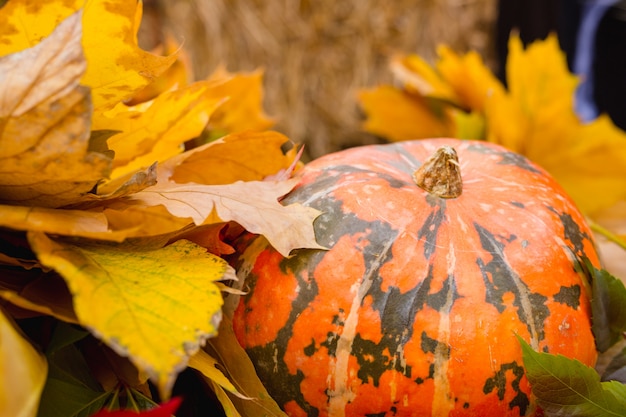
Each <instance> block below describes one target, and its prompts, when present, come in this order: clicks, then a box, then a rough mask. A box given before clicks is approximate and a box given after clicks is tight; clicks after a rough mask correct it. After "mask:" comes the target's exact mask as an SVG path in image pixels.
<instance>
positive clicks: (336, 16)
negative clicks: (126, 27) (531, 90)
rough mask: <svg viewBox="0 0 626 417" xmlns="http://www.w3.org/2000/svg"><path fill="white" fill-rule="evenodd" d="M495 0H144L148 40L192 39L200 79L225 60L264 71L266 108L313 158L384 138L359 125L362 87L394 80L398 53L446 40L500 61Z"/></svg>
mask: <svg viewBox="0 0 626 417" xmlns="http://www.w3.org/2000/svg"><path fill="white" fill-rule="evenodd" d="M495 17H496V1H495V0H395V1H388V0H317V1H312V0H299V1H298V0H177V1H167V0H146V1H145V3H144V20H143V24H142V28H141V31H140V44H142V46H144V47H148V48H149V47H151V46H154V45H155V44H157V43H158V42H159V41H160V39H162V36H163V34H164V33H166V32H169V33H171V34H173V35H174V36H175V38H176V39H179V40H181V41H184V47H185V49H186V50H187V51H188V53H189V55H190V58H191V62H192V72H193V77H194V78H195V79H202V78H204V77H206V76H207V75H209V74H210V73H211V72H212V71H213V70H214V69H215V68H216V67H217V66H218V65H225V66H226V68H227V69H228V70H230V71H247V70H253V69H256V68H263V69H264V70H265V79H264V83H265V85H264V87H265V103H264V106H265V110H266V111H267V112H268V113H269V114H270V115H271V116H273V117H275V118H276V120H277V124H276V127H275V128H276V130H278V131H281V132H282V133H285V134H286V135H287V136H288V137H289V138H291V139H292V140H293V141H294V142H297V143H304V144H305V145H306V148H305V149H306V155H305V159H310V158H315V157H318V156H320V155H323V154H326V153H329V152H333V151H336V150H339V149H343V148H346V147H350V146H355V145H360V144H367V143H374V142H377V141H380V139H378V138H375V137H373V136H370V135H368V134H366V133H364V132H363V131H362V130H361V127H360V126H361V121H362V117H363V116H362V114H361V113H360V111H359V108H358V104H357V100H356V92H357V91H358V89H360V88H365V87H372V86H375V85H378V84H381V83H389V82H391V76H390V73H389V71H388V67H387V64H388V60H389V58H390V56H391V55H392V54H394V53H397V52H402V53H406V52H413V53H418V54H420V55H421V56H423V57H424V58H426V59H427V60H429V61H431V62H432V61H434V59H435V58H436V52H435V51H436V47H437V45H439V44H441V43H445V44H448V45H450V46H452V47H453V48H454V49H455V50H456V51H459V52H465V51H467V50H469V49H474V50H477V51H478V52H480V53H481V55H482V56H483V57H484V58H485V60H486V62H487V63H488V64H489V65H493V62H494V58H493V57H494V41H493V38H494V36H493V33H494V27H495V23H494V21H495Z"/></svg>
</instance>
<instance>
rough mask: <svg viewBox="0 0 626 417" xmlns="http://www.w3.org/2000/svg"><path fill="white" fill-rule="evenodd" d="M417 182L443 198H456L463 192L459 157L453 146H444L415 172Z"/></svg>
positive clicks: (424, 188)
mask: <svg viewBox="0 0 626 417" xmlns="http://www.w3.org/2000/svg"><path fill="white" fill-rule="evenodd" d="M413 179H414V180H415V183H416V184H417V185H418V186H419V187H420V188H422V189H423V190H425V191H428V192H429V193H431V194H434V195H436V196H437V197H441V198H456V197H458V196H460V195H461V193H462V192H463V180H462V179H461V167H460V165H459V157H458V156H457V154H456V151H455V150H454V148H453V147H451V146H442V147H441V148H439V149H437V150H436V151H435V153H434V154H432V155H431V156H430V157H429V158H428V159H427V160H426V161H425V162H424V163H423V164H422V166H421V167H419V169H418V170H417V171H415V173H414V174H413Z"/></svg>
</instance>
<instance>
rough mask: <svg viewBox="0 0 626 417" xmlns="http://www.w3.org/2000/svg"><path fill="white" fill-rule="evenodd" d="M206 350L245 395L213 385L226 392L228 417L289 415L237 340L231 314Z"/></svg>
mask: <svg viewBox="0 0 626 417" xmlns="http://www.w3.org/2000/svg"><path fill="white" fill-rule="evenodd" d="M205 350H206V351H207V352H208V353H209V354H210V355H211V357H213V358H215V359H216V360H217V361H218V362H219V363H220V364H221V369H223V372H224V374H225V375H226V376H228V378H229V380H230V381H232V383H233V386H234V387H236V388H237V392H238V393H240V394H243V395H233V394H232V393H230V392H223V391H221V390H220V389H219V388H220V386H219V385H218V386H217V387H215V388H214V390H215V393H216V395H218V396H220V395H222V394H223V395H224V398H223V403H226V404H227V406H228V407H231V408H232V409H233V410H231V414H228V417H231V416H238V415H240V414H239V412H240V413H241V415H242V416H263V417H286V414H285V413H284V412H283V411H282V410H281V409H280V408H279V407H278V405H277V404H276V402H275V401H274V400H273V399H272V397H271V396H270V395H269V394H268V393H267V391H266V389H265V387H264V386H263V384H262V383H261V381H260V380H259V377H258V376H257V374H256V371H255V369H254V365H253V364H252V362H251V361H250V358H249V357H248V355H247V354H246V352H245V350H244V349H243V348H242V347H241V346H240V345H239V343H238V342H237V339H236V337H235V333H234V332H233V328H232V322H231V321H230V319H229V318H228V317H226V316H225V317H224V318H223V320H222V322H221V323H220V328H219V336H218V337H216V338H213V339H210V340H209V341H208V343H207V346H206V347H205Z"/></svg>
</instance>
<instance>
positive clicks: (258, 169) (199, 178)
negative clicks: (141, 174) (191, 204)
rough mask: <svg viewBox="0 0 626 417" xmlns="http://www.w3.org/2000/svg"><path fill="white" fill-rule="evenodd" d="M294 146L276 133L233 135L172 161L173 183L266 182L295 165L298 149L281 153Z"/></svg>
mask: <svg viewBox="0 0 626 417" xmlns="http://www.w3.org/2000/svg"><path fill="white" fill-rule="evenodd" d="M290 144H291V142H289V139H288V138H287V137H286V136H284V135H282V134H280V133H278V132H273V131H264V132H256V131H251V130H248V131H245V132H240V133H232V134H230V135H227V136H224V137H223V138H221V139H219V140H216V141H213V142H210V143H207V144H206V145H203V146H200V147H197V148H195V149H193V150H191V151H189V152H187V153H186V154H185V155H181V156H180V157H179V158H172V159H170V160H169V161H168V162H167V166H168V167H170V166H172V169H171V176H170V177H169V179H170V180H172V181H174V182H177V183H188V182H194V183H197V184H206V185H220V184H221V185H224V184H230V183H233V182H236V181H254V180H262V179H264V178H266V177H268V176H270V175H273V174H276V173H277V172H279V171H280V170H281V169H287V168H288V167H289V166H290V164H291V163H292V162H293V161H294V157H295V154H296V147H295V146H292V147H291V149H289V150H287V151H286V152H283V151H282V150H281V148H282V147H283V146H285V145H290Z"/></svg>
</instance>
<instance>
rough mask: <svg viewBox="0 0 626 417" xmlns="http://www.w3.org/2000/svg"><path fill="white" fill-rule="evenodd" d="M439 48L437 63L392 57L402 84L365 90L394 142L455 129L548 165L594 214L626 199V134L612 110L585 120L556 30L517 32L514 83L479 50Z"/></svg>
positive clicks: (372, 121)
mask: <svg viewBox="0 0 626 417" xmlns="http://www.w3.org/2000/svg"><path fill="white" fill-rule="evenodd" d="M438 54H439V60H438V61H437V62H436V63H435V65H434V66H430V65H429V64H428V63H426V62H425V61H424V60H423V59H421V58H420V57H418V56H415V55H408V56H404V57H396V58H394V59H393V60H392V62H391V63H390V66H391V72H392V73H393V74H394V76H395V78H396V79H397V81H398V82H399V83H400V87H399V88H396V87H387V86H381V87H378V89H376V90H366V91H364V92H362V93H361V95H360V102H361V105H362V107H363V109H364V110H365V113H366V114H367V119H366V121H365V123H364V128H365V129H366V130H368V131H370V132H372V133H374V134H378V135H381V136H384V137H386V138H388V139H390V140H407V139H418V138H428V137H438V136H452V137H458V138H462V139H484V140H488V141H490V142H495V143H498V144H501V145H503V146H505V147H507V148H509V149H511V150H513V151H515V152H518V153H521V154H523V155H525V156H527V157H528V158H529V159H531V160H533V161H534V162H536V163H538V164H539V165H541V166H542V167H544V168H545V169H546V170H548V171H549V172H550V173H551V174H552V175H553V176H554V177H555V178H556V180H557V181H558V182H559V183H560V184H561V185H562V186H563V187H564V188H565V190H566V191H567V193H568V194H569V195H571V196H572V197H573V198H574V200H575V201H576V203H577V204H578V206H579V207H580V208H581V209H582V210H583V211H584V212H585V213H586V214H588V215H594V214H596V213H598V212H599V211H600V210H601V209H604V208H608V207H611V206H612V205H614V204H616V203H617V202H619V201H624V200H626V146H625V145H626V133H625V132H623V131H622V130H620V129H618V128H617V127H616V126H615V125H613V123H612V122H611V121H610V119H609V118H608V116H606V115H603V116H600V117H599V118H598V119H596V120H594V121H592V122H590V123H583V122H581V121H580V120H579V118H578V116H577V115H576V113H575V111H574V105H573V99H574V92H575V89H576V87H577V85H578V82H579V80H578V79H577V78H576V77H575V76H574V75H572V74H571V73H570V72H569V70H568V67H567V63H566V60H565V56H564V54H563V52H562V51H561V50H560V49H559V45H558V40H557V38H556V36H554V35H551V36H548V37H547V38H546V39H545V40H544V41H537V42H535V43H533V44H531V45H529V46H528V47H527V48H526V49H524V48H523V46H522V42H521V40H520V39H519V37H517V36H511V38H510V41H509V57H508V61H507V65H506V68H507V88H505V87H504V86H503V85H502V84H501V83H500V82H499V81H498V80H497V79H496V77H495V76H494V75H493V74H492V73H491V72H490V71H489V69H488V68H487V67H486V66H485V64H484V63H483V62H482V59H481V58H480V57H479V56H478V55H477V54H476V53H475V52H469V53H467V54H464V55H459V54H456V53H455V52H453V51H452V50H451V49H450V48H448V47H441V48H439V49H438ZM435 104H436V105H435ZM432 120H436V121H439V122H440V123H443V124H444V126H445V127H446V129H445V131H442V126H441V124H437V123H430V121H432Z"/></svg>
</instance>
